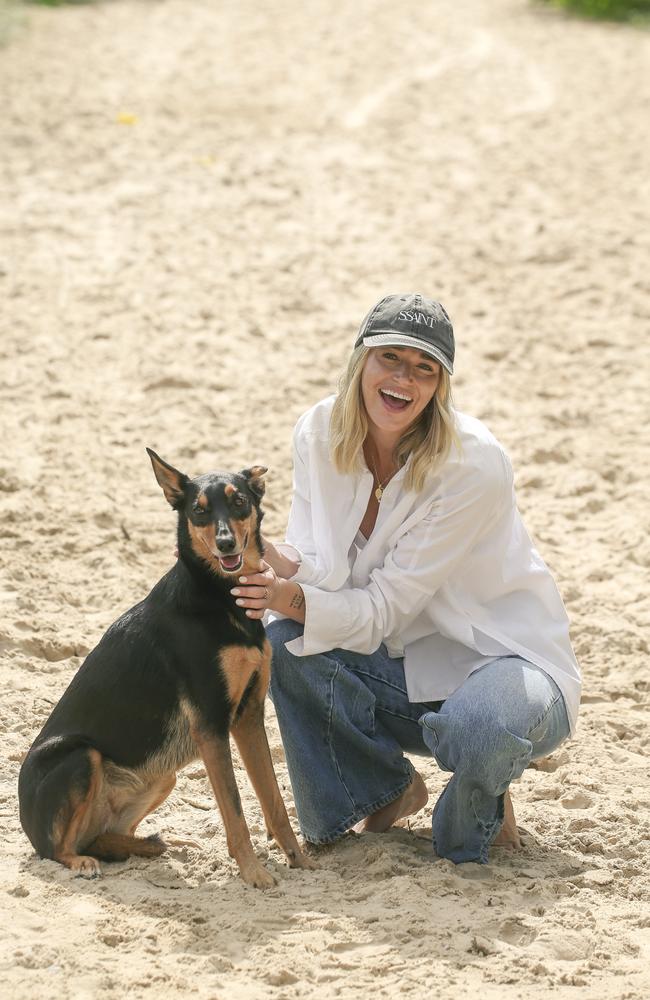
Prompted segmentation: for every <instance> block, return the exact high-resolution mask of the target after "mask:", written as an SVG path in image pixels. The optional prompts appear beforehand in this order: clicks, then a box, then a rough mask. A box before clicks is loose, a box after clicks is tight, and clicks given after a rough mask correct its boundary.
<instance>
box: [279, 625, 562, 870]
mask: <svg viewBox="0 0 650 1000" xmlns="http://www.w3.org/2000/svg"><path fill="white" fill-rule="evenodd" d="M302 629H303V626H302V625H298V624H296V622H293V621H289V620H282V621H276V622H272V623H271V624H270V625H269V626H268V628H267V636H268V638H269V641H270V643H271V645H272V647H273V664H272V668H271V687H270V694H271V698H272V701H273V704H274V706H275V711H276V714H277V717H278V723H279V726H280V733H281V736H282V742H283V744H284V749H285V754H286V758H287V765H288V769H289V778H290V780H291V786H292V789H293V795H294V801H295V804H296V811H297V814H298V821H299V823H300V827H301V830H302V833H303V836H304V837H305V839H306V840H308V841H310V842H311V843H314V844H328V843H331V842H332V841H334V840H336V839H337V838H338V837H340V836H342V834H344V833H345V832H346V830H349V829H350V827H351V826H353V824H354V823H357V822H358V821H359V820H361V819H363V818H364V817H365V816H368V815H370V814H371V813H373V812H376V810H377V809H379V808H381V806H384V805H387V804H388V803H389V802H392V801H393V800H394V799H396V798H397V797H398V796H399V795H401V794H402V792H403V791H404V790H405V788H407V786H408V785H409V784H410V782H411V780H412V777H413V765H412V764H411V763H410V761H409V760H407V758H406V757H405V756H404V753H403V751H406V752H408V753H411V754H419V755H421V756H432V755H433V757H435V759H436V761H437V763H438V765H439V767H441V768H442V770H443V771H450V772H452V778H451V779H450V780H449V782H448V783H447V785H446V787H445V789H444V790H443V792H442V794H441V795H440V797H439V799H438V801H437V803H436V805H435V808H434V810H433V819H432V835H433V848H434V850H435V852H436V854H437V855H438V856H439V857H443V858H449V859H450V860H451V861H454V862H456V863H460V862H463V861H478V862H481V863H486V862H487V859H488V848H489V845H490V843H491V842H492V841H493V840H494V838H495V837H496V835H497V833H498V832H499V829H500V827H501V824H502V822H503V811H504V807H503V798H504V794H505V792H506V790H507V788H508V785H509V783H510V782H511V781H512V779H513V778H518V777H519V776H520V775H521V773H522V772H523V770H524V768H525V767H526V766H527V765H528V764H529V762H530V761H531V760H533V759H535V758H537V757H544V756H545V755H546V754H548V753H550V752H551V750H554V749H555V748H556V747H557V746H558V745H559V744H560V743H561V742H562V741H563V740H564V739H566V737H567V736H568V734H569V723H568V719H567V714H566V709H565V706H564V699H563V697H562V694H561V693H560V690H559V688H558V687H557V685H556V684H555V682H554V681H553V680H552V679H551V678H550V677H549V676H548V674H546V673H545V672H544V671H543V670H541V669H540V668H539V667H537V666H535V665H534V664H532V663H529V662H527V661H526V660H523V659H521V658H520V657H518V656H505V657H499V658H498V659H495V660H492V661H490V662H489V663H486V664H485V665H484V666H482V667H480V668H479V669H478V670H476V671H475V672H474V673H473V674H471V675H470V676H469V677H468V678H467V680H466V681H465V682H464V683H463V684H462V685H461V686H460V687H459V688H458V689H457V690H456V691H454V693H453V694H452V695H450V696H449V698H447V700H446V701H444V702H431V703H413V702H410V701H409V700H408V696H407V693H406V683H405V680H404V663H403V660H401V659H391V658H390V657H389V656H388V654H387V652H386V649H385V648H384V647H383V646H381V647H380V648H379V649H378V650H377V651H376V652H375V653H373V654H372V655H370V656H365V655H362V654H360V653H353V652H350V651H348V650H343V649H334V650H331V651H330V652H327V653H320V654H317V655H314V656H304V657H302V656H294V655H293V654H292V653H290V652H289V651H288V650H287V649H286V648H285V643H286V642H288V641H289V640H290V639H294V638H296V636H298V635H300V634H301V633H302Z"/></svg>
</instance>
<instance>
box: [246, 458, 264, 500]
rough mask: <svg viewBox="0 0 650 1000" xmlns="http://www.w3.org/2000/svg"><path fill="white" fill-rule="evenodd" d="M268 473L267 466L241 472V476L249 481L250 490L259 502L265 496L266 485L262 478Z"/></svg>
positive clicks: (255, 466)
mask: <svg viewBox="0 0 650 1000" xmlns="http://www.w3.org/2000/svg"><path fill="white" fill-rule="evenodd" d="M268 471H269V470H268V469H267V468H266V466H265V465H253V466H252V468H250V469H242V471H241V472H240V476H243V477H244V479H246V480H247V482H248V486H249V489H250V490H251V492H252V493H254V494H255V496H256V497H257V499H258V500H261V499H262V497H263V496H264V490H265V489H266V483H265V482H264V479H263V478H262V477H263V476H264V473H265V472H268Z"/></svg>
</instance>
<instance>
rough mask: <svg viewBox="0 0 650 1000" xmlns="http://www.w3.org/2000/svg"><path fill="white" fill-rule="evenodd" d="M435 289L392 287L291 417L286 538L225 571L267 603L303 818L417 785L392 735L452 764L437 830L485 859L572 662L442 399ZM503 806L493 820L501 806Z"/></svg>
mask: <svg viewBox="0 0 650 1000" xmlns="http://www.w3.org/2000/svg"><path fill="white" fill-rule="evenodd" d="M453 362H454V336H453V329H452V325H451V322H450V320H449V317H448V316H447V313H446V312H445V310H444V308H443V307H442V306H441V305H440V303H438V302H434V301H432V300H429V299H425V298H423V297H422V296H420V295H410V294H409V295H389V296H387V297H386V298H384V299H382V301H381V302H379V303H378V304H377V305H376V306H375V307H374V308H373V309H372V310H371V311H370V313H369V314H368V316H367V317H366V319H365V320H364V322H363V324H362V326H361V329H360V332H359V335H358V337H357V341H356V343H355V346H354V350H353V352H352V355H351V358H350V361H349V364H348V368H347V372H346V373H345V375H344V376H343V378H342V380H341V385H340V390H339V393H338V395H337V396H336V397H330V398H329V399H325V400H323V401H322V402H320V403H318V404H317V405H316V406H314V407H313V408H312V409H311V410H309V411H308V412H307V413H306V414H305V415H304V416H303V417H302V418H301V419H300V420H299V421H298V424H297V426H296V429H295V435H294V468H295V472H294V475H295V491H294V497H293V502H292V507H291V513H290V517H289V525H288V529H287V542H288V544H285V545H278V546H277V547H276V546H274V545H272V544H270V543H268V542H267V543H266V544H267V550H266V556H265V559H266V562H265V563H264V564H263V566H262V569H261V572H260V573H259V574H257V575H254V576H249V577H248V578H241V579H240V581H239V585H238V586H237V587H236V588H235V589H234V590H233V594H234V595H235V597H236V599H237V601H238V603H239V604H240V605H242V606H243V607H245V608H247V609H248V611H247V613H248V614H250V615H251V616H253V617H261V615H262V614H264V612H265V611H266V610H269V611H270V612H272V613H273V619H274V620H272V621H271V622H270V624H269V625H268V636H269V639H270V641H271V643H272V646H273V669H272V681H271V695H272V698H273V701H274V704H275V709H276V713H277V716H278V721H279V725H280V731H281V735H282V740H283V743H284V747H285V752H286V756H287V763H288V768H289V776H290V778H291V784H292V787H293V792H294V798H295V803H296V809H297V813H298V819H299V822H300V825H301V828H302V832H303V835H304V836H305V838H306V839H307V840H308V841H311V842H313V843H316V844H323V843H329V842H331V841H333V840H335V839H336V838H337V837H340V836H341V835H342V834H343V833H345V832H346V831H347V830H349V829H350V828H354V829H355V830H357V831H358V832H362V831H364V830H372V831H382V830H386V829H388V828H389V827H390V826H391V825H392V824H393V823H394V822H395V821H396V820H397V819H399V818H400V817H404V816H408V815H410V814H412V813H414V812H417V810H418V809H421V808H422V807H423V806H424V804H425V803H426V800H427V792H426V787H425V785H424V782H423V781H422V778H421V777H420V775H419V774H418V773H417V772H416V771H415V770H414V768H413V766H412V764H411V763H410V761H408V760H407V759H406V757H405V756H404V751H408V752H410V753H413V754H424V755H427V754H433V756H434V757H435V758H436V761H437V762H438V764H439V766H440V767H441V768H442V769H443V770H445V771H450V772H452V777H451V779H450V781H449V782H448V784H447V786H446V788H445V789H444V791H443V793H442V795H441V796H440V798H439V799H438V802H437V803H436V806H435V808H434V811H433V820H432V829H433V846H434V849H435V851H436V853H437V854H438V855H439V856H440V857H445V858H450V859H451V860H452V861H454V862H457V863H458V862H463V861H478V862H483V863H485V862H487V858H488V848H489V846H490V844H492V843H494V842H495V840H496V838H497V835H498V834H499V831H500V829H501V827H502V825H504V831H502V841H501V842H506V843H511V844H513V845H516V843H517V832H516V826H515V824H514V816H513V815H512V813H511V811H510V812H509V814H508V815H505V814H506V811H507V807H508V806H509V800H508V799H507V797H506V793H507V790H508V785H509V783H510V781H512V779H513V778H516V777H519V775H520V774H521V773H522V771H523V770H524V768H525V767H526V766H527V764H528V763H529V762H530V761H531V759H534V758H537V757H542V756H545V755H546V754H548V753H549V752H550V751H552V750H554V749H555V747H557V746H558V744H559V743H560V742H561V741H562V740H564V739H565V738H566V737H567V736H568V735H569V733H570V731H573V728H574V727H575V721H576V715H577V709H578V702H579V695H580V675H579V670H578V665H577V663H576V660H575V657H574V655H573V652H572V650H571V645H570V641H569V632H568V622H567V618H566V614H565V611H564V608H563V605H562V601H561V599H560V596H559V594H558V592H557V589H556V587H555V584H554V583H553V580H552V578H551V575H550V573H549V571H548V569H547V568H546V566H545V564H544V563H543V562H542V560H541V558H540V557H539V555H538V554H537V552H536V551H535V549H534V548H533V546H532V543H531V541H530V539H529V537H528V535H527V534H526V531H525V528H524V526H523V524H522V521H521V519H520V516H519V513H518V511H517V508H516V505H515V498H514V492H513V475H512V469H511V466H510V462H509V460H508V457H507V455H506V454H505V452H504V451H503V449H502V448H501V446H500V445H499V443H498V442H497V441H496V440H495V438H494V437H493V436H492V435H491V434H490V432H489V431H488V430H487V428H485V427H484V426H483V424H481V423H480V421H478V420H475V419H473V418H471V417H468V416H465V415H464V414H461V413H459V412H457V411H455V410H454V409H452V407H451V398H450V376H451V374H452V372H453ZM504 816H505V819H506V823H505V824H504Z"/></svg>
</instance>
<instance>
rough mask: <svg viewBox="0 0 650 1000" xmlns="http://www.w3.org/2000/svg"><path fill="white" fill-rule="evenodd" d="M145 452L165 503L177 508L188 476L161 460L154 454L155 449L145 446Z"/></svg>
mask: <svg viewBox="0 0 650 1000" xmlns="http://www.w3.org/2000/svg"><path fill="white" fill-rule="evenodd" d="M147 454H148V456H149V458H150V459H151V464H152V465H153V471H154V473H155V476H156V479H157V480H158V484H159V486H161V487H162V491H163V493H164V494H165V499H166V500H167V503H168V504H170V505H171V506H172V507H173V508H174V510H178V508H179V507H180V505H181V504H182V502H183V500H184V499H185V493H184V490H185V487H186V486H187V484H188V483H189V479H188V477H187V476H186V475H185V474H184V473H182V472H179V471H178V469H175V468H174V467H173V465H167V462H163V460H162V458H161V457H160V456H159V455H156V453H155V451H152V450H151V448H147Z"/></svg>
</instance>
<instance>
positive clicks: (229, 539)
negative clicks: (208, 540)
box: [216, 521, 237, 554]
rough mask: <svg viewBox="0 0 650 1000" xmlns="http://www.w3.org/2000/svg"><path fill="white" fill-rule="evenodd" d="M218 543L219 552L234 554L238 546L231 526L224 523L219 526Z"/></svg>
mask: <svg viewBox="0 0 650 1000" xmlns="http://www.w3.org/2000/svg"><path fill="white" fill-rule="evenodd" d="M216 543H217V548H218V549H219V552H223V553H224V554H225V553H227V552H232V550H233V549H234V548H235V545H236V544H237V539H236V538H235V536H234V535H233V533H232V531H231V530H230V526H229V525H228V524H224V522H223V521H220V522H219V524H218V525H217V532H216Z"/></svg>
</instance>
